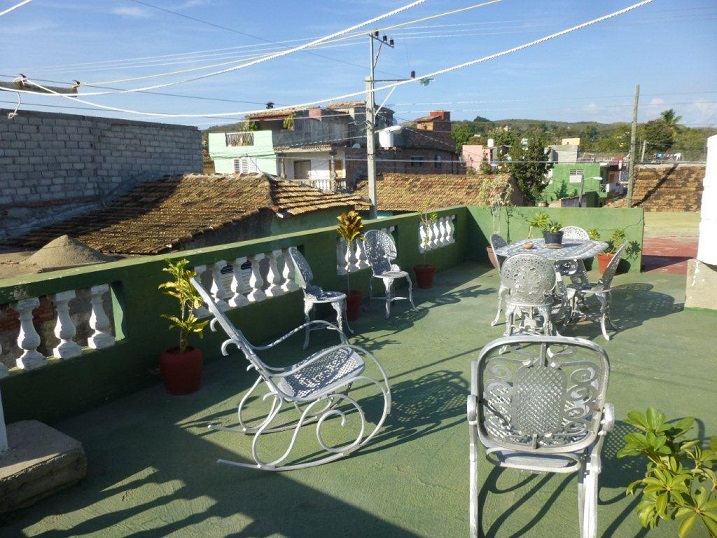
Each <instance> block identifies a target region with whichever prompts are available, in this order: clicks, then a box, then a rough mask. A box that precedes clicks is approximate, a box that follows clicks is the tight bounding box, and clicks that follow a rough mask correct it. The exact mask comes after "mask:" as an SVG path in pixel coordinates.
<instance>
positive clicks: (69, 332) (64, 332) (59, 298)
mask: <svg viewBox="0 0 717 538" xmlns="http://www.w3.org/2000/svg"><path fill="white" fill-rule="evenodd" d="M75 296H76V294H75V290H67V291H63V292H60V293H56V294H55V295H51V296H50V298H51V299H52V302H53V303H55V311H56V312H57V323H56V324H55V336H56V337H57V339H58V340H59V341H60V343H59V344H58V345H57V346H56V347H55V348H54V349H53V350H52V352H53V354H54V355H55V357H57V358H58V359H70V358H72V357H78V356H79V355H82V347H81V346H80V345H79V344H78V343H77V342H74V341H73V340H72V339H73V338H74V337H75V334H77V329H76V327H75V324H74V323H73V321H72V318H71V317H70V305H69V302H70V301H71V300H72V299H74V298H75Z"/></svg>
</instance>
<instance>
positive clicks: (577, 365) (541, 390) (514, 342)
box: [468, 335, 614, 538]
mask: <svg viewBox="0 0 717 538" xmlns="http://www.w3.org/2000/svg"><path fill="white" fill-rule="evenodd" d="M609 371H610V365H609V362H608V357H607V354H606V353H605V351H604V350H603V349H602V348H601V347H600V346H598V345H597V344H594V343H593V342H590V341H587V340H582V339H580V338H568V337H564V336H528V335H519V336H509V337H504V338H499V339H497V340H494V341H492V342H490V343H488V344H487V345H486V346H485V347H484V348H483V349H482V350H481V352H480V354H479V356H478V359H477V360H475V361H473V363H472V369H471V393H470V395H469V396H468V428H469V438H470V458H469V459H470V536H471V537H476V536H478V531H479V527H480V509H479V490H480V484H479V475H478V452H479V446H480V445H483V446H484V447H485V452H486V458H487V459H488V460H489V461H490V462H491V463H493V464H494V465H498V466H500V467H512V468H514V469H521V470H527V471H532V472H538V473H578V510H579V513H578V515H579V522H580V536H581V537H582V538H594V537H595V536H596V534H597V505H598V476H599V474H600V470H601V461H600V451H601V449H602V445H603V442H604V439H605V435H606V434H607V432H608V431H610V430H611V429H612V427H613V424H614V411H613V407H612V404H610V403H607V402H605V393H606V390H607V383H608V377H609ZM479 443H480V445H479Z"/></svg>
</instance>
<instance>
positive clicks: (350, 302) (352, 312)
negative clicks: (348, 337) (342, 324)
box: [343, 290, 363, 321]
mask: <svg viewBox="0 0 717 538" xmlns="http://www.w3.org/2000/svg"><path fill="white" fill-rule="evenodd" d="M343 293H345V294H346V319H347V320H349V321H356V320H357V319H358V318H359V315H360V314H361V301H362V300H363V294H362V293H361V291H360V290H343Z"/></svg>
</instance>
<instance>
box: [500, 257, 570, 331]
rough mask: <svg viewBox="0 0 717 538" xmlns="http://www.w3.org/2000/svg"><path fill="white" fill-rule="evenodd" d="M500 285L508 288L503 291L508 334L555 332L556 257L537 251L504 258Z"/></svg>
mask: <svg viewBox="0 0 717 538" xmlns="http://www.w3.org/2000/svg"><path fill="white" fill-rule="evenodd" d="M500 285H501V288H503V289H505V290H507V292H504V294H503V298H504V301H505V325H506V327H505V333H504V335H505V336H510V335H511V334H514V333H521V334H523V333H530V334H539V333H541V332H542V333H543V334H546V335H548V334H552V333H553V332H554V330H555V328H554V326H553V323H552V320H551V313H552V310H553V304H554V302H555V297H554V295H553V291H554V290H555V287H556V273H555V265H554V264H553V262H552V261H550V260H548V259H547V258H543V257H541V256H536V255H535V254H515V255H514V256H511V257H510V258H508V259H507V260H505V262H503V265H502V268H501V270H500ZM536 316H537V317H536Z"/></svg>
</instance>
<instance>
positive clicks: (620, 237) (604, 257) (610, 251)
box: [588, 228, 625, 273]
mask: <svg viewBox="0 0 717 538" xmlns="http://www.w3.org/2000/svg"><path fill="white" fill-rule="evenodd" d="M591 232H592V233H593V235H592V236H591V239H592V237H595V240H596V241H597V240H599V239H600V233H599V232H598V231H597V230H596V229H595V228H591V229H590V230H588V234H590V233H591ZM606 242H607V248H606V249H605V250H604V251H603V252H601V253H600V254H598V255H597V259H598V267H599V268H600V272H601V273H604V272H605V269H607V266H608V265H609V264H610V262H611V261H612V258H613V256H615V253H616V252H617V249H619V248H620V247H621V246H622V244H623V243H624V242H625V229H624V228H616V229H614V230H613V231H612V234H610V237H608V238H607V241H606Z"/></svg>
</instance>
